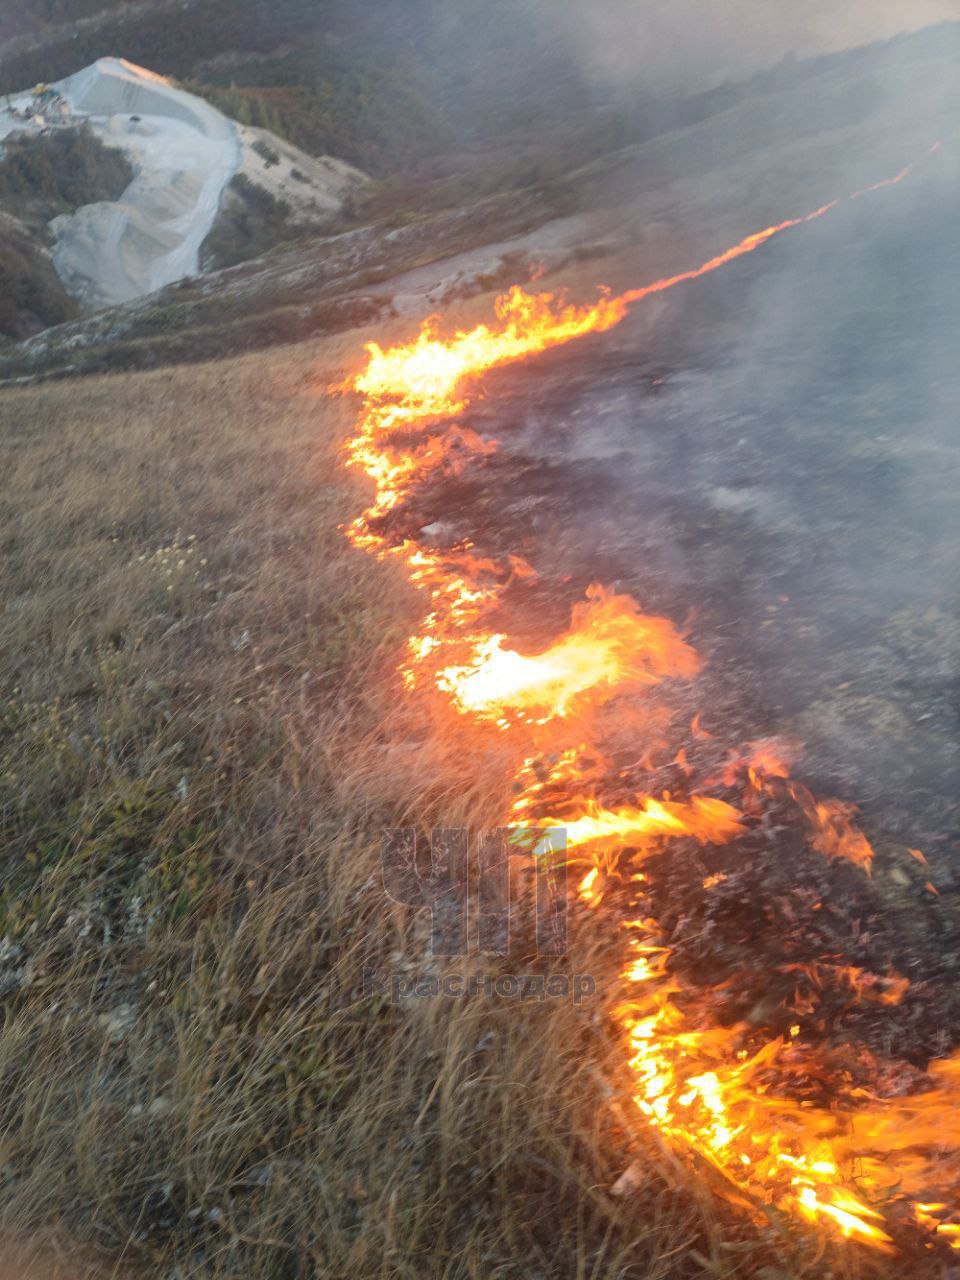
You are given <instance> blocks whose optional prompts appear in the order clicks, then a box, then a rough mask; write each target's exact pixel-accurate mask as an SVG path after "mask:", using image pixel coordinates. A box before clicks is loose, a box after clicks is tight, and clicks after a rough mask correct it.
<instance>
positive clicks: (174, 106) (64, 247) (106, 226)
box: [52, 58, 242, 307]
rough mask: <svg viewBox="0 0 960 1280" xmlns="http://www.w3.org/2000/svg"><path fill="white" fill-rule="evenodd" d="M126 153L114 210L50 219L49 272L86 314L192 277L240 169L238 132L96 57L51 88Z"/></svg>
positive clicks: (114, 61)
mask: <svg viewBox="0 0 960 1280" xmlns="http://www.w3.org/2000/svg"><path fill="white" fill-rule="evenodd" d="M52 88H54V89H56V90H57V91H58V92H59V93H60V95H61V96H62V97H63V99H64V100H65V101H66V102H67V104H68V105H69V108H70V114H71V117H72V118H73V119H78V120H79V119H86V120H88V121H89V123H90V126H91V128H92V129H93V130H94V132H95V133H96V134H97V135H98V136H99V137H100V138H101V139H102V140H103V141H104V142H105V143H106V144H107V145H108V146H112V147H117V148H118V149H120V150H122V151H124V152H126V154H127V156H128V158H129V160H130V162H131V163H132V165H133V167H134V174H135V176H134V179H133V181H132V182H131V183H130V185H129V187H127V189H126V191H125V192H124V193H123V195H122V196H121V198H120V200H119V201H117V202H116V203H100V204H91V205H85V206H84V207H83V208H81V209H78V210H77V211H76V213H73V214H70V215H66V216H64V217H60V218H56V219H54V222H53V224H52V225H53V229H54V231H55V233H56V248H55V251H54V265H55V266H56V268H57V271H58V272H59V274H60V277H61V279H62V280H63V281H64V283H65V284H66V286H67V287H68V288H69V289H70V291H71V292H72V293H73V294H74V295H75V296H76V297H77V298H79V299H80V301H81V302H83V303H84V304H85V305H86V306H88V307H98V306H109V305H112V304H114V303H120V302H129V301H130V300H131V299H133V298H138V297H140V296H142V295H143V294H145V293H152V292H153V290H154V289H159V288H162V286H163V285H166V284H171V283H173V281H175V280H180V279H182V278H183V277H184V276H190V275H195V274H196V273H197V271H198V269H199V268H198V255H199V250H200V246H201V244H202V243H203V241H204V240H205V239H206V237H207V235H208V234H209V231H210V228H211V226H212V225H213V221H214V219H215V218H216V216H217V210H218V209H219V207H220V200H221V197H222V195H223V191H224V188H225V187H226V185H227V183H228V182H229V181H230V179H231V178H232V177H233V175H234V174H235V173H236V172H237V170H238V169H239V167H240V164H241V159H242V149H241V145H240V139H239V135H238V132H237V128H236V126H235V125H234V123H233V122H232V121H231V120H229V119H228V118H227V117H226V116H224V115H222V114H221V113H220V112H219V111H217V110H215V108H213V107H211V106H210V105H209V104H208V103H206V102H204V101H202V100H201V99H200V98H197V97H194V96H193V94H189V93H184V92H183V91H182V90H181V89H177V88H175V87H174V86H173V85H172V84H170V82H169V81H167V80H165V79H164V78H163V77H162V76H158V75H155V74H154V73H153V72H152V71H147V70H145V69H144V68H143V67H137V66H134V64H133V63H131V62H125V61H124V60H123V59H121V58H101V59H100V60H99V61H98V62H95V63H94V64H93V65H92V66H90V67H85V68H84V70H82V71H78V72H77V73H76V74H75V75H72V76H69V77H67V79H66V80H62V81H60V82H59V83H57V84H55V85H53V86H52Z"/></svg>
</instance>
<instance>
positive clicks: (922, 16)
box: [545, 0, 960, 89]
mask: <svg viewBox="0 0 960 1280" xmlns="http://www.w3.org/2000/svg"><path fill="white" fill-rule="evenodd" d="M549 10H550V20H551V22H552V23H556V22H559V24H560V26H561V29H563V30H564V31H565V32H566V33H567V34H568V35H570V36H571V37H572V38H573V39H574V41H575V42H576V44H577V46H578V47H579V49H580V50H581V51H582V56H583V59H584V63H585V66H586V69H587V72H588V74H590V75H591V76H592V77H593V78H595V79H596V80H598V81H600V82H602V83H608V84H614V85H632V84H637V85H640V84H642V85H645V86H646V87H648V88H651V89H658V88H664V87H669V86H671V85H684V86H690V85H691V84H692V83H695V82H698V81H699V82H702V83H704V84H706V85H708V86H709V85H714V84H717V83H719V82H721V81H723V80H725V79H728V78H730V77H735V76H739V75H743V74H745V73H749V72H751V71H755V70H757V69H760V68H762V67H765V66H770V65H772V64H774V63H776V62H778V61H780V59H782V58H783V57H785V56H788V55H791V54H795V55H797V56H801V57H804V56H811V55H815V54H822V53H829V52H833V51H836V50H840V49H846V48H850V47H852V46H855V45H861V44H868V43H870V42H872V41H877V40H885V39H889V38H890V37H892V36H895V35H897V34H899V33H901V32H904V31H911V30H916V29H918V28H920V27H924V26H928V25H930V24H933V23H936V22H941V21H947V20H951V19H957V18H960V2H958V0H913V3H912V4H910V5H904V4H903V2H902V0H845V3H843V4H837V3H836V0H591V2H590V3H589V4H584V3H583V0H549ZM545 16H546V15H545Z"/></svg>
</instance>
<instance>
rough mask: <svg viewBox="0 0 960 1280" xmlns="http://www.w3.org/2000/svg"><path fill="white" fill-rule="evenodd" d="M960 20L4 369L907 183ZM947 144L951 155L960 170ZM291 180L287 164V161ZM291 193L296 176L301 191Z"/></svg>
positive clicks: (317, 320)
mask: <svg viewBox="0 0 960 1280" xmlns="http://www.w3.org/2000/svg"><path fill="white" fill-rule="evenodd" d="M958 52H960V25H957V26H953V27H948V28H944V29H942V30H940V31H938V32H936V33H934V34H931V33H921V34H920V35H918V36H915V37H911V38H905V39H903V40H900V41H897V42H894V43H892V44H890V45H882V46H876V47H875V48H873V49H871V50H865V51H857V52H855V53H852V54H849V55H846V56H843V57H837V58H829V59H823V60H820V61H819V62H818V63H816V64H815V65H814V66H811V67H808V68H806V69H805V70H804V72H803V74H802V75H798V74H797V73H796V72H795V71H794V70H793V69H792V68H786V69H784V70H783V71H782V72H781V73H780V74H779V75H776V76H772V77H769V78H767V79H766V80H763V81H762V82H757V83H756V84H754V85H753V86H752V88H751V89H750V90H749V92H748V91H747V90H744V91H743V96H742V97H741V99H740V100H738V101H736V102H735V103H734V104H733V105H731V106H729V107H728V108H727V109H726V110H724V111H719V110H718V111H716V112H715V113H714V114H713V115H711V117H710V118H709V119H707V120H704V121H702V122H699V123H696V124H691V125H689V126H687V127H685V128H682V129H674V130H672V131H670V132H668V133H665V134H663V135H661V136H658V137H656V138H653V139H650V140H649V141H646V142H643V143H639V144H636V145H633V146H630V147H625V148H620V149H618V150H616V151H612V152H609V153H608V154H606V155H602V156H600V157H599V158H596V159H594V160H593V161H592V162H591V163H590V164H589V165H585V166H581V167H580V168H578V169H575V170H574V171H572V172H569V173H565V174H563V175H562V176H560V177H557V178H554V179H552V180H550V181H548V182H542V183H536V184H534V185H531V186H528V187H525V188H523V189H522V190H519V191H512V192H508V193H502V194H494V195H490V196H488V197H486V198H484V199H482V200H478V201H472V202H468V203H466V204H463V205H459V206H457V207H455V208H452V209H449V210H437V211H434V212H431V213H424V214H422V215H420V216H417V217H410V218H402V219H382V220H380V221H377V222H373V223H371V224H369V225H361V226H358V227H355V228H353V229H351V230H348V231H344V232H341V233H340V234H337V235H335V236H332V237H330V236H328V237H322V238H319V239H316V238H315V239H314V240H313V241H312V242H304V243H301V244H298V245H292V246H290V247H285V248H281V249H280V250H278V251H275V252H272V253H270V254H269V255H267V256H265V257H262V258H260V259H258V260H253V261H249V262H246V263H244V264H242V265H238V266H234V267H232V268H231V269H229V270H224V271H221V272H219V273H214V274H211V275H209V276H207V277H204V278H201V279H198V280H191V281H184V282H182V283H181V284H179V285H177V286H175V287H173V288H170V289H167V290H165V291H162V292H160V293H158V294H156V295H153V296H151V297H149V298H146V299H143V300H141V301H140V302H139V303H137V304H136V305H135V306H132V307H127V308H123V309H112V310H109V311H105V312H103V313H102V314H100V315H98V316H96V317H91V318H90V319H88V320H86V321H81V322H79V323H75V324H70V325H67V326H65V327H63V328H62V329H59V330H56V331H52V332H50V333H49V334H46V335H41V336H39V337H38V338H36V339H34V340H32V341H31V342H30V343H28V344H26V345H25V346H23V347H22V348H21V349H19V350H17V351H13V352H10V353H8V354H6V355H4V356H2V357H0V377H6V378H10V377H21V376H30V375H34V374H47V373H51V372H56V371H57V370H61V369H72V370H76V369H104V368H125V367H134V366H144V365H147V366H149V365H151V364H155V363H162V362H165V361H179V360H189V359H196V358H202V357H203V356H204V355H208V356H209V355H219V354H228V353H229V352H230V351H235V350H247V349H251V348H254V347H257V346H265V345H271V344H273V343H279V342H287V341H292V340H296V339H297V338H300V337H308V336H311V335H315V334H317V333H323V332H329V331H331V330H333V329H337V328H344V327H348V326H349V325H351V324H356V323H361V322H363V321H365V320H366V319H368V318H370V317H371V316H373V315H376V314H393V313H396V314H403V315H409V316H410V317H411V318H412V319H413V320H416V319H419V318H422V317H423V316H424V315H427V314H429V313H430V312H431V311H432V310H434V309H435V308H436V306H437V305H438V304H440V303H443V302H445V301H448V300H449V299H450V298H452V297H457V296H468V295H470V294H472V293H475V292H480V291H483V290H484V289H490V288H492V287H498V286H501V287H502V286H506V285H508V284H512V283H517V282H523V281H525V280H527V279H530V278H533V277H534V276H536V275H539V274H541V273H542V271H543V269H544V268H546V269H547V270H555V269H558V268H561V267H563V266H565V265H566V266H569V265H571V264H573V263H575V262H576V261H577V260H584V259H586V260H589V261H590V262H591V263H592V266H591V267H590V268H589V270H585V271H584V273H583V279H584V280H585V281H588V282H589V283H590V284H593V285H595V284H596V283H598V282H604V283H610V284H613V283H616V282H617V281H619V280H621V279H624V278H626V279H629V280H630V282H631V283H635V282H643V281H644V280H646V279H655V278H657V276H659V275H661V274H663V273H664V272H669V271H672V270H680V269H683V268H684V267H687V266H689V264H690V262H691V260H693V261H696V260H699V259H701V258H704V257H708V256H709V255H710V254H711V253H714V252H717V251H719V250H721V249H723V248H725V247H726V246H727V245H728V244H729V243H731V242H733V241H736V240H737V239H739V237H740V236H741V235H743V234H745V233H747V232H749V231H751V230H756V229H757V228H762V227H764V226H767V225H770V224H772V223H777V222H779V221H781V220H782V219H784V218H789V217H793V216H797V215H802V214H804V213H806V212H808V211H809V210H812V209H815V208H816V207H818V206H819V205H820V204H823V203H825V202H827V201H830V200H833V199H836V198H838V197H842V196H844V195H845V194H847V193H848V192H850V191H853V190H856V189H858V188H862V187H866V186H869V185H871V184H872V183H874V182H877V181H879V180H883V179H887V178H889V177H891V176H893V175H896V174H897V173H898V172H899V171H900V170H901V169H902V168H903V167H904V166H905V165H908V164H912V163H914V162H916V161H918V160H920V159H921V158H922V157H923V156H925V155H926V154H927V152H928V150H929V148H930V146H931V144H933V143H934V142H935V141H937V140H939V139H941V138H942V139H946V140H948V139H949V138H950V136H951V134H952V132H953V131H954V129H955V122H956V120H957V119H958V118H960V88H958V84H957V79H956V76H955V66H956V58H957V56H958ZM952 156H953V152H952V150H951V148H950V146H949V145H946V146H945V147H944V149H943V151H942V153H941V155H940V158H939V162H940V163H942V164H944V165H947V166H949V165H951V164H954V163H955V160H954V159H953V158H952ZM277 171H278V172H279V171H280V167H278V169H277ZM291 185H292V184H291Z"/></svg>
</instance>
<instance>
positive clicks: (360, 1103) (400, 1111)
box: [0, 340, 883, 1280]
mask: <svg viewBox="0 0 960 1280" xmlns="http://www.w3.org/2000/svg"><path fill="white" fill-rule="evenodd" d="M356 349H357V343H356V340H340V341H331V342H329V343H326V344H316V345H314V346H310V347H301V348H297V349H295V350H291V351H278V352H275V353H273V354H271V356H270V357H269V358H267V357H264V356H257V357H253V358H248V359H241V360H236V361H232V362H227V363H222V364H215V365H209V366H202V367H193V368H190V369H179V370H163V371H159V372H156V373H150V374H141V375H136V376H114V377H110V378H104V379H98V380H88V381H80V382H76V383H71V382H61V383H56V384H50V385H48V386H45V387H41V388H30V389H21V390H16V391H8V392H5V393H2V394H0V422H2V426H0V433H2V441H3V455H4V459H5V464H6V465H5V470H6V474H5V476H4V484H3V489H2V494H0V537H2V545H3V584H2V602H0V606H2V607H0V653H2V658H0V698H2V711H0V812H2V825H3V855H2V876H3V887H2V897H0V939H2V942H0V965H2V968H0V984H2V993H3V1009H4V1017H3V1024H2V1027H0V1126H2V1155H0V1230H2V1231H3V1232H4V1233H5V1234H6V1237H7V1238H8V1239H10V1240H12V1241H16V1242H17V1248H23V1249H25V1250H27V1255H29V1257H30V1258H32V1259H33V1261H32V1262H31V1264H30V1265H35V1266H38V1267H39V1268H40V1270H41V1272H42V1273H44V1274H47V1275H53V1274H55V1273H56V1267H62V1266H64V1265H65V1266H66V1267H67V1268H68V1270H67V1271H66V1272H63V1274H64V1275H65V1276H67V1275H69V1274H72V1273H71V1272H70V1271H69V1268H70V1267H73V1268H74V1269H75V1271H76V1273H77V1274H81V1272H82V1267H83V1266H85V1265H87V1264H86V1262H84V1261H82V1260H83V1259H86V1258H87V1257H88V1256H95V1257H96V1258H97V1259H99V1260H100V1261H101V1263H102V1265H103V1267H104V1274H109V1275H128V1274H130V1275H133V1274H137V1275H147V1276H156V1277H163V1278H165V1280H175V1278H184V1277H197V1278H198V1280H199V1278H201V1277H202V1278H203V1280H228V1278H231V1280H233V1278H237V1280H239V1278H241V1277H242V1278H243V1280H279V1278H288V1277H289V1278H291V1280H293V1278H294V1277H296V1278H298V1280H299V1278H300V1277H313V1276H332V1277H340V1276H343V1277H347V1276H349V1277H351V1278H353V1280H363V1278H366V1277H370V1278H371V1280H373V1278H374V1277H386V1276H396V1277H410V1278H413V1277H417V1280H420V1278H423V1280H427V1278H428V1277H430V1278H433V1277H438V1278H439V1277H444V1278H449V1280H453V1278H454V1277H456V1278H457V1280H460V1278H464V1280H466V1278H467V1277H470V1278H477V1280H480V1278H482V1280H491V1278H493V1277H504V1278H505V1277H531V1278H539V1277H543V1278H544V1280H548V1278H549V1280H552V1278H554V1277H556V1278H557V1280H560V1278H563V1280H567V1278H573V1277H576V1278H578V1280H588V1278H589V1280H614V1278H615V1277H637V1278H639V1277H643V1278H644V1280H657V1278H658V1277H664V1278H666V1277H670V1278H674V1280H678V1278H680V1277H692V1276H712V1277H733V1276H753V1277H755V1278H756V1280H775V1278H776V1277H777V1276H784V1275H807V1276H816V1277H818V1278H821V1277H824V1276H826V1275H827V1274H833V1275H837V1276H840V1275H849V1276H854V1275H860V1274H863V1275H869V1274H873V1273H874V1271H876V1270H877V1269H879V1270H881V1271H882V1270H883V1267H882V1265H881V1264H880V1263H875V1262H874V1261H873V1260H866V1261H865V1262H863V1261H861V1260H860V1258H859V1255H857V1254H855V1253H850V1254H845V1253H843V1252H838V1253H834V1254H831V1255H830V1258H829V1263H828V1262H827V1261H825V1260H824V1258H823V1257H822V1256H821V1253H820V1250H821V1244H820V1243H819V1242H817V1241H816V1240H812V1239H810V1238H809V1237H802V1236H798V1237H797V1238H796V1239H795V1240H794V1241H793V1242H792V1243H791V1242H788V1239H787V1237H785V1236H784V1235H783V1234H782V1233H779V1232H778V1231H776V1230H775V1229H774V1228H773V1227H771V1228H770V1230H768V1231H762V1230H760V1229H759V1228H758V1227H757V1226H756V1225H755V1224H748V1223H745V1222H742V1221H740V1220H739V1219H737V1218H736V1217H735V1216H734V1215H732V1214H731V1213H730V1212H728V1211H720V1210H718V1208H717V1205H716V1203H715V1202H714V1201H713V1199H712V1198H711V1195H710V1193H709V1191H708V1190H707V1189H706V1183H705V1182H704V1181H703V1180H700V1179H697V1178H695V1177H691V1176H690V1174H689V1172H688V1171H686V1170H685V1169H684V1167H682V1166H681V1164H680V1162H679V1161H677V1160H676V1159H675V1158H674V1157H673V1156H671V1155H670V1154H669V1153H667V1152H664V1151H662V1150H661V1149H660V1148H659V1147H657V1145H656V1144H655V1143H654V1141H653V1140H652V1139H651V1138H650V1137H649V1136H645V1135H643V1134H642V1133H641V1132H639V1131H634V1132H628V1130H629V1129H630V1127H631V1126H630V1125H629V1124H627V1125H626V1126H624V1124H623V1123H622V1121H623V1118H624V1114H625V1113H624V1112H623V1111H622V1110H621V1109H620V1108H619V1106H618V1104H617V1102H616V1099H615V1098H611V1096H610V1093H609V1082H613V1085H614V1090H615V1088H616V1082H617V1079H618V1075H617V1073H618V1070H619V1066H618V1064H619V1059H620V1052H619V1049H618V1046H617V1045H616V1044H615V1043H613V1042H612V1041H611V1040H610V1039H609V1036H608V1031H607V1027H606V1023H605V1020H604V1009H605V1002H608V1001H609V1000H610V999H612V998H613V997H614V996H615V983H614V972H615V969H614V967H613V966H614V964H615V959H616V957H615V954H614V955H611V947H610V942H611V939H610V938H609V937H608V936H607V933H606V931H605V929H604V923H603V921H602V919H601V918H599V917H598V918H593V917H591V918H590V919H589V920H586V921H584V922H582V924H581V926H580V927H579V928H578V930H577V932H576V935H575V938H574V942H573V947H572V950H571V954H570V955H569V956H568V957H566V958H565V960H564V964H565V966H566V968H567V969H568V971H569V972H573V973H589V974H592V975H595V976H596V978H597V980H598V983H599V987H600V990H599V994H598V997H597V998H596V999H595V1000H593V1001H586V1002H584V1003H583V1004H581V1005H580V1006H579V1007H577V1006H575V1005H574V1004H573V1003H572V1002H571V1001H562V1000H546V1001H543V1002H541V1003H538V1002H536V1001H526V1002H522V1003H519V1002H516V1001H510V1000H503V999H495V998H487V997H484V996H479V997H477V998H473V999H461V1000H458V999H449V998H448V999H444V998H442V997H441V998H436V999H418V1000H411V1001H407V1002H405V1003H401V1004H395V1003H392V1002H390V1001H389V1000H387V999H384V998H383V997H382V996H380V995H377V994H376V993H375V992H373V993H372V992H370V991H369V990H367V991H365V990H364V972H365V971H367V970H370V969H374V970H377V971H378V972H388V973H390V972H398V971H399V972H406V971H407V970H409V969H415V968H416V967H417V965H418V964H421V962H422V957H423V948H424V922H423V920H422V919H420V918H418V917H417V916H416V915H412V914H410V913H404V912H402V911H401V910H400V909H399V908H395V907H390V906H389V904H388V903H387V902H386V899H385V897H384V894H383V891H382V886H381V884H380V881H379V876H378V849H379V838H380V831H381V829H382V828H383V827H384V826H385V825H397V824H399V823H403V822H410V821H420V822H423V823H424V824H425V825H430V824H431V823H433V822H438V823H447V824H451V825H458V824H460V823H470V822H481V821H484V820H487V819H489V817H490V816H491V815H494V814H499V813H500V812H501V810H502V801H503V796H502V794H501V788H502V785H503V777H502V774H501V773H500V771H499V770H498V763H497V761H496V759H495V757H491V759H489V760H485V761H481V762H478V761H477V760H475V759H471V758H465V757H464V756H462V755H459V754H458V753H456V752H451V751H450V750H449V749H445V748H444V746H443V744H442V743H441V742H440V741H439V740H438V739H437V738H436V736H435V735H434V734H433V733H432V731H431V727H430V725H429V723H428V722H426V721H423V720H419V719H418V718H417V713H416V711H415V710H414V709H412V708H411V706H410V705H409V704H408V703H407V702H406V701H404V700H402V699H400V697H399V695H398V691H397V688H396V685H395V683H394V681H393V677H392V674H391V672H392V662H393V659H394V657H395V655H396V652H397V649H398V647H399V645H400V644H401V643H402V639H403V637H404V636H405V635H406V634H407V633H408V631H409V627H410V623H411V620H412V619H413V618H415V617H416V614H417V608H418V605H417V601H416V600H415V599H414V598H413V596H412V595H411V593H410V592H409V591H408V590H407V589H406V588H405V587H403V586H402V585H401V584H400V583H399V582H398V581H397V579H396V578H395V577H394V576H393V574H392V573H391V571H390V569H389V568H382V567H380V566H378V565H376V564H375V563H372V562H371V561H370V560H369V559H368V558H365V557H364V556H363V555H361V554H360V553H358V552H355V551H353V550H351V549H350V548H349V547H347V545H346V544H345V543H344V541H343V540H342V538H341V536H340V534H339V533H338V531H337V526H338V524H339V523H340V522H342V521H343V520H344V519H345V518H346V517H347V516H348V515H350V514H351V513H352V512H353V511H355V509H356V507H357V503H358V494H357V492H356V491H355V490H354V489H353V488H352V487H351V485H350V484H349V483H347V481H346V480H345V477H344V475H343V473H342V471H341V468H340V465H339V460H338V456H337V450H338V445H339V442H340V441H341V440H342V438H343V436H344V435H345V434H346V432H347V431H348V430H349V427H350V422H351V415H352V406H351V405H350V403H349V402H348V401H344V400H338V399H332V398H330V397H329V396H326V395H325V394H323V392H322V390H321V388H322V387H323V386H324V385H326V384H328V383H330V382H332V381H333V380H335V379H336V378H342V377H343V375H344V371H345V366H346V364H348V363H349V361H350V360H351V359H352V358H354V353H355V351H356ZM527 959H529V957H520V960H519V961H511V964H513V965H514V967H515V968H516V967H517V965H520V966H521V971H524V970H523V967H522V964H523V963H526V960H527ZM531 962H532V961H531ZM471 963H473V964H475V965H480V964H483V963H484V962H481V961H473V962H471ZM491 965H492V962H490V963H489V964H487V968H486V971H488V972H496V970H495V969H494V968H492V967H491ZM405 967H406V968H405ZM605 1082H606V1083H605ZM634 1160H636V1161H639V1164H638V1165H637V1168H638V1169H639V1170H640V1172H639V1175H638V1178H637V1181H636V1185H635V1187H634V1189H633V1191H632V1192H631V1194H629V1195H627V1196H625V1197H620V1198H616V1197H614V1196H613V1195H612V1194H611V1191H610V1188H611V1186H612V1184H613V1183H614V1182H615V1181H616V1179H617V1177H618V1175H619V1174H621V1173H622V1172H623V1170H624V1168H625V1167H626V1165H628V1164H629V1163H630V1162H631V1161H634ZM12 1248H13V1246H12V1245H11V1246H10V1249H12ZM91 1250H92V1251H93V1254H92V1255H91V1254H89V1251H91ZM8 1252H9V1250H8ZM27 1255H25V1256H27ZM11 1256H12V1254H11ZM28 1260H29V1259H28ZM83 1274H86V1273H85V1272H83Z"/></svg>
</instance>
